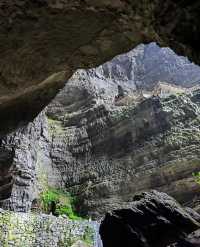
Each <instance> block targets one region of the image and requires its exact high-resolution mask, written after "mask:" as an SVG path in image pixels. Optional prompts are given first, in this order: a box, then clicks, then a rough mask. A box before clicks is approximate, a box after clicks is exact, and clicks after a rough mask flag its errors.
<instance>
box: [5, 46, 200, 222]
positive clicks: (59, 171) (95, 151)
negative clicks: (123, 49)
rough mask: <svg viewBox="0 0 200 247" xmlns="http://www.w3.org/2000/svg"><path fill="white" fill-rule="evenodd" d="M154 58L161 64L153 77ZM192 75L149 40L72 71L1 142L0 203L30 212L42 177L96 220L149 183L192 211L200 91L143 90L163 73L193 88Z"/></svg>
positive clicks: (195, 82) (194, 71) (199, 72)
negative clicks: (156, 92) (164, 92)
mask: <svg viewBox="0 0 200 247" xmlns="http://www.w3.org/2000/svg"><path fill="white" fill-rule="evenodd" d="M152 50H153V51H154V52H155V51H156V52H157V53H156V52H155V54H157V56H155V57H152V56H150V54H151V51H152ZM153 58H154V59H153ZM161 58H162V59H161ZM157 59H161V62H162V63H161V64H163V65H162V66H160V68H158V70H155V72H154V73H152V70H151V67H150V69H149V66H148V65H149V64H151V65H152V66H153V65H154V64H158V61H157ZM169 61H170V62H169ZM172 64H173V66H171V65H172ZM170 66H171V67H170ZM172 72H173V73H172ZM183 72H184V73H183ZM191 72H192V73H191ZM144 76H146V77H144ZM199 76H200V70H199V67H198V66H196V65H194V64H192V63H190V62H189V61H188V60H187V59H185V58H182V57H178V56H177V55H176V54H175V53H173V52H172V51H170V50H169V49H166V48H165V49H160V48H159V47H158V46H156V45H155V44H150V45H148V46H144V45H141V46H139V47H138V48H137V49H135V50H133V51H131V52H130V53H128V54H124V55H122V56H119V57H117V58H115V59H114V60H112V61H111V62H109V63H107V64H104V65H102V66H100V67H98V68H96V69H90V70H79V71H77V72H76V73H75V74H74V75H73V76H72V78H71V79H70V80H68V82H67V83H66V86H65V87H64V89H63V90H61V91H60V93H59V94H58V95H57V97H56V98H55V99H54V100H53V101H52V103H51V104H50V105H49V106H48V107H47V108H46V109H45V110H44V111H43V112H42V113H41V114H40V115H39V116H38V117H36V118H35V119H34V121H33V122H30V123H29V124H28V125H27V126H26V127H20V128H19V129H18V130H17V131H13V132H12V133H10V134H9V135H7V136H5V137H4V138H2V140H1V144H0V145H1V149H0V150H1V153H0V157H1V159H0V161H1V166H2V171H1V177H0V178H1V186H0V190H1V200H0V205H1V207H3V208H5V209H12V210H15V211H24V212H26V211H28V210H30V209H31V207H32V202H33V201H34V200H37V199H38V198H39V194H40V192H41V191H42V190H43V189H44V188H43V186H44V182H46V183H47V184H48V186H50V187H53V188H61V189H65V190H67V191H69V192H70V193H71V194H72V195H74V196H76V197H77V199H78V200H77V205H76V206H77V210H78V212H79V213H81V214H82V215H88V214H89V215H90V216H92V217H94V218H99V217H101V216H102V215H103V214H104V213H105V212H107V211H108V210H110V209H114V208H118V207H119V206H120V207H122V206H123V205H127V204H129V203H130V202H131V201H132V197H133V195H134V194H135V193H137V192H140V191H145V190H150V189H152V188H153V189H157V190H159V191H163V192H167V193H169V194H170V195H172V196H174V197H175V198H176V199H177V200H178V201H180V202H182V203H184V204H187V205H190V206H192V207H194V208H195V207H198V200H199V192H200V187H199V185H197V184H196V182H195V179H194V177H193V175H192V174H193V173H195V172H198V171H199V159H200V156H199V155H200V154H199V145H200V131H199V125H200V121H199V113H200V108H199V104H200V91H199V89H198V87H196V89H195V90H194V91H193V92H188V93H174V92H173V91H172V92H171V93H170V94H168V96H167V97H163V98H162V97H160V96H159V95H153V94H152V96H151V94H150V96H148V97H145V96H144V95H143V93H142V92H143V91H144V92H146V90H149V88H151V90H153V88H154V86H156V83H157V82H159V80H161V79H162V78H163V79H164V80H165V81H166V82H168V83H171V84H170V85H175V86H176V85H178V86H182V87H183V86H187V87H190V86H194V85H198V79H199ZM151 78H153V79H151ZM156 78H157V81H156ZM184 78H185V79H184ZM144 79H145V80H144ZM172 82H174V84H173V83H172ZM119 86H120V87H121V88H120V89H121V91H122V92H121V93H122V94H124V95H123V96H122V95H121V96H120V95H119ZM151 92H152V91H151Z"/></svg>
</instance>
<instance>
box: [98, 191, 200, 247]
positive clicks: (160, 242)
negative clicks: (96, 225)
mask: <svg viewBox="0 0 200 247" xmlns="http://www.w3.org/2000/svg"><path fill="white" fill-rule="evenodd" d="M133 201H134V202H133V203H132V205H131V207H130V208H124V209H119V210H115V211H113V212H110V213H107V214H106V216H105V218H104V220H103V222H102V224H101V226H100V234H101V238H102V240H103V246H104V247H112V246H113V247H122V246H127V247H129V246H135V247H143V246H144V247H151V246H152V247H166V246H168V245H170V244H172V243H174V242H176V241H179V242H180V245H170V246H181V247H182V246H194V247H195V246H198V245H197V241H199V240H197V241H196V245H195V235H196V236H197V234H198V232H196V233H193V234H191V235H190V236H189V237H188V238H187V237H186V236H187V234H190V233H192V232H193V231H195V230H197V229H198V228H199V227H200V222H197V221H196V220H195V219H193V218H192V216H191V215H190V214H188V213H187V212H186V211H185V210H184V208H182V207H181V206H180V205H179V204H178V203H177V202H176V201H175V200H174V199H173V198H171V197H169V196H168V195H166V194H164V193H158V192H156V191H152V192H149V193H142V194H140V195H137V196H135V197H134V198H133ZM186 238H187V240H186ZM192 239H193V240H192ZM184 241H185V243H186V241H187V242H188V243H189V242H190V243H191V244H190V245H186V244H185V245H184V244H183V245H182V244H181V243H183V242H184Z"/></svg>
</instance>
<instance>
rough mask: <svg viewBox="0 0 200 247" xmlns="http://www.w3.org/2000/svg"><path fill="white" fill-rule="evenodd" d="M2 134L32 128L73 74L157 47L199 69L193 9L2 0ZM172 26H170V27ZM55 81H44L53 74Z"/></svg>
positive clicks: (117, 0) (148, 4)
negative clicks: (143, 46) (23, 124)
mask: <svg viewBox="0 0 200 247" xmlns="http://www.w3.org/2000/svg"><path fill="white" fill-rule="evenodd" d="M0 17H1V18H0V19H1V28H0V33H1V35H0V54H1V58H0V113H1V116H2V119H4V123H3V122H2V123H1V125H2V126H1V130H2V129H3V127H4V131H7V127H8V124H9V125H10V128H15V127H16V125H18V124H19V122H20V120H21V119H23V120H27V121H29V120H30V119H31V120H32V119H33V118H34V117H35V116H36V115H37V113H38V112H40V111H41V109H43V107H44V106H45V105H46V104H47V103H48V102H49V101H50V100H51V99H52V98H53V97H54V96H55V95H56V93H57V92H58V90H59V88H62V87H63V86H64V83H65V82H66V80H67V79H68V78H69V77H70V76H71V74H72V71H74V70H75V69H77V68H80V67H94V66H96V65H97V64H101V63H103V62H105V61H106V60H108V59H110V58H111V57H113V56H114V55H116V54H119V53H122V52H124V51H127V50H130V49H131V48H132V47H135V46H136V45H138V44H139V43H143V42H145V43H146V42H150V41H157V42H159V43H160V44H161V45H165V46H170V47H171V48H173V49H175V50H176V51H177V52H179V53H181V54H184V55H188V56H189V57H190V58H193V59H195V61H199V46H198V43H199V35H198V34H199V4H198V3H197V2H192V3H189V2H188V1H176V3H175V2H174V1H172V0H168V1H165V4H163V3H162V2H160V1H158V0H154V1H150V0H147V1H146V0H142V1H123V0H115V1H113V0H109V1H91V0H85V1H81V0H76V1H73V2H72V1H68V0H56V1H54V0H50V1H49V0H37V1H29V0H14V1H13V0H2V1H1V3H0ZM172 20H174V21H172ZM60 71H64V75H63V72H61V73H59V74H60V75H61V76H60V78H59V79H58V80H57V78H56V79H55V78H54V79H52V78H51V79H52V80H50V81H49V80H48V82H47V81H46V78H48V77H49V76H51V75H53V74H54V73H56V72H60Z"/></svg>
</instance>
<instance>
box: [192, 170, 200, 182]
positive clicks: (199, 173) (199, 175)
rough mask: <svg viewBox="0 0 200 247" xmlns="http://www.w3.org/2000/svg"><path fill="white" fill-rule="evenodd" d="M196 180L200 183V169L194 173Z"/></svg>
mask: <svg viewBox="0 0 200 247" xmlns="http://www.w3.org/2000/svg"><path fill="white" fill-rule="evenodd" d="M192 175H193V177H194V179H195V181H196V182H197V183H198V184H200V171H199V172H196V173H193V174H192Z"/></svg>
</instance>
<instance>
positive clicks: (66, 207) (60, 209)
mask: <svg viewBox="0 0 200 247" xmlns="http://www.w3.org/2000/svg"><path fill="white" fill-rule="evenodd" d="M41 208H42V210H43V211H44V212H45V213H53V214H54V215H66V216H68V217H69V218H70V219H72V220H80V219H82V218H81V217H79V216H78V215H77V213H76V212H75V198H73V197H72V196H71V195H70V194H69V193H67V192H64V191H62V190H56V189H52V188H48V189H46V190H45V191H44V192H42V193H41Z"/></svg>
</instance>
